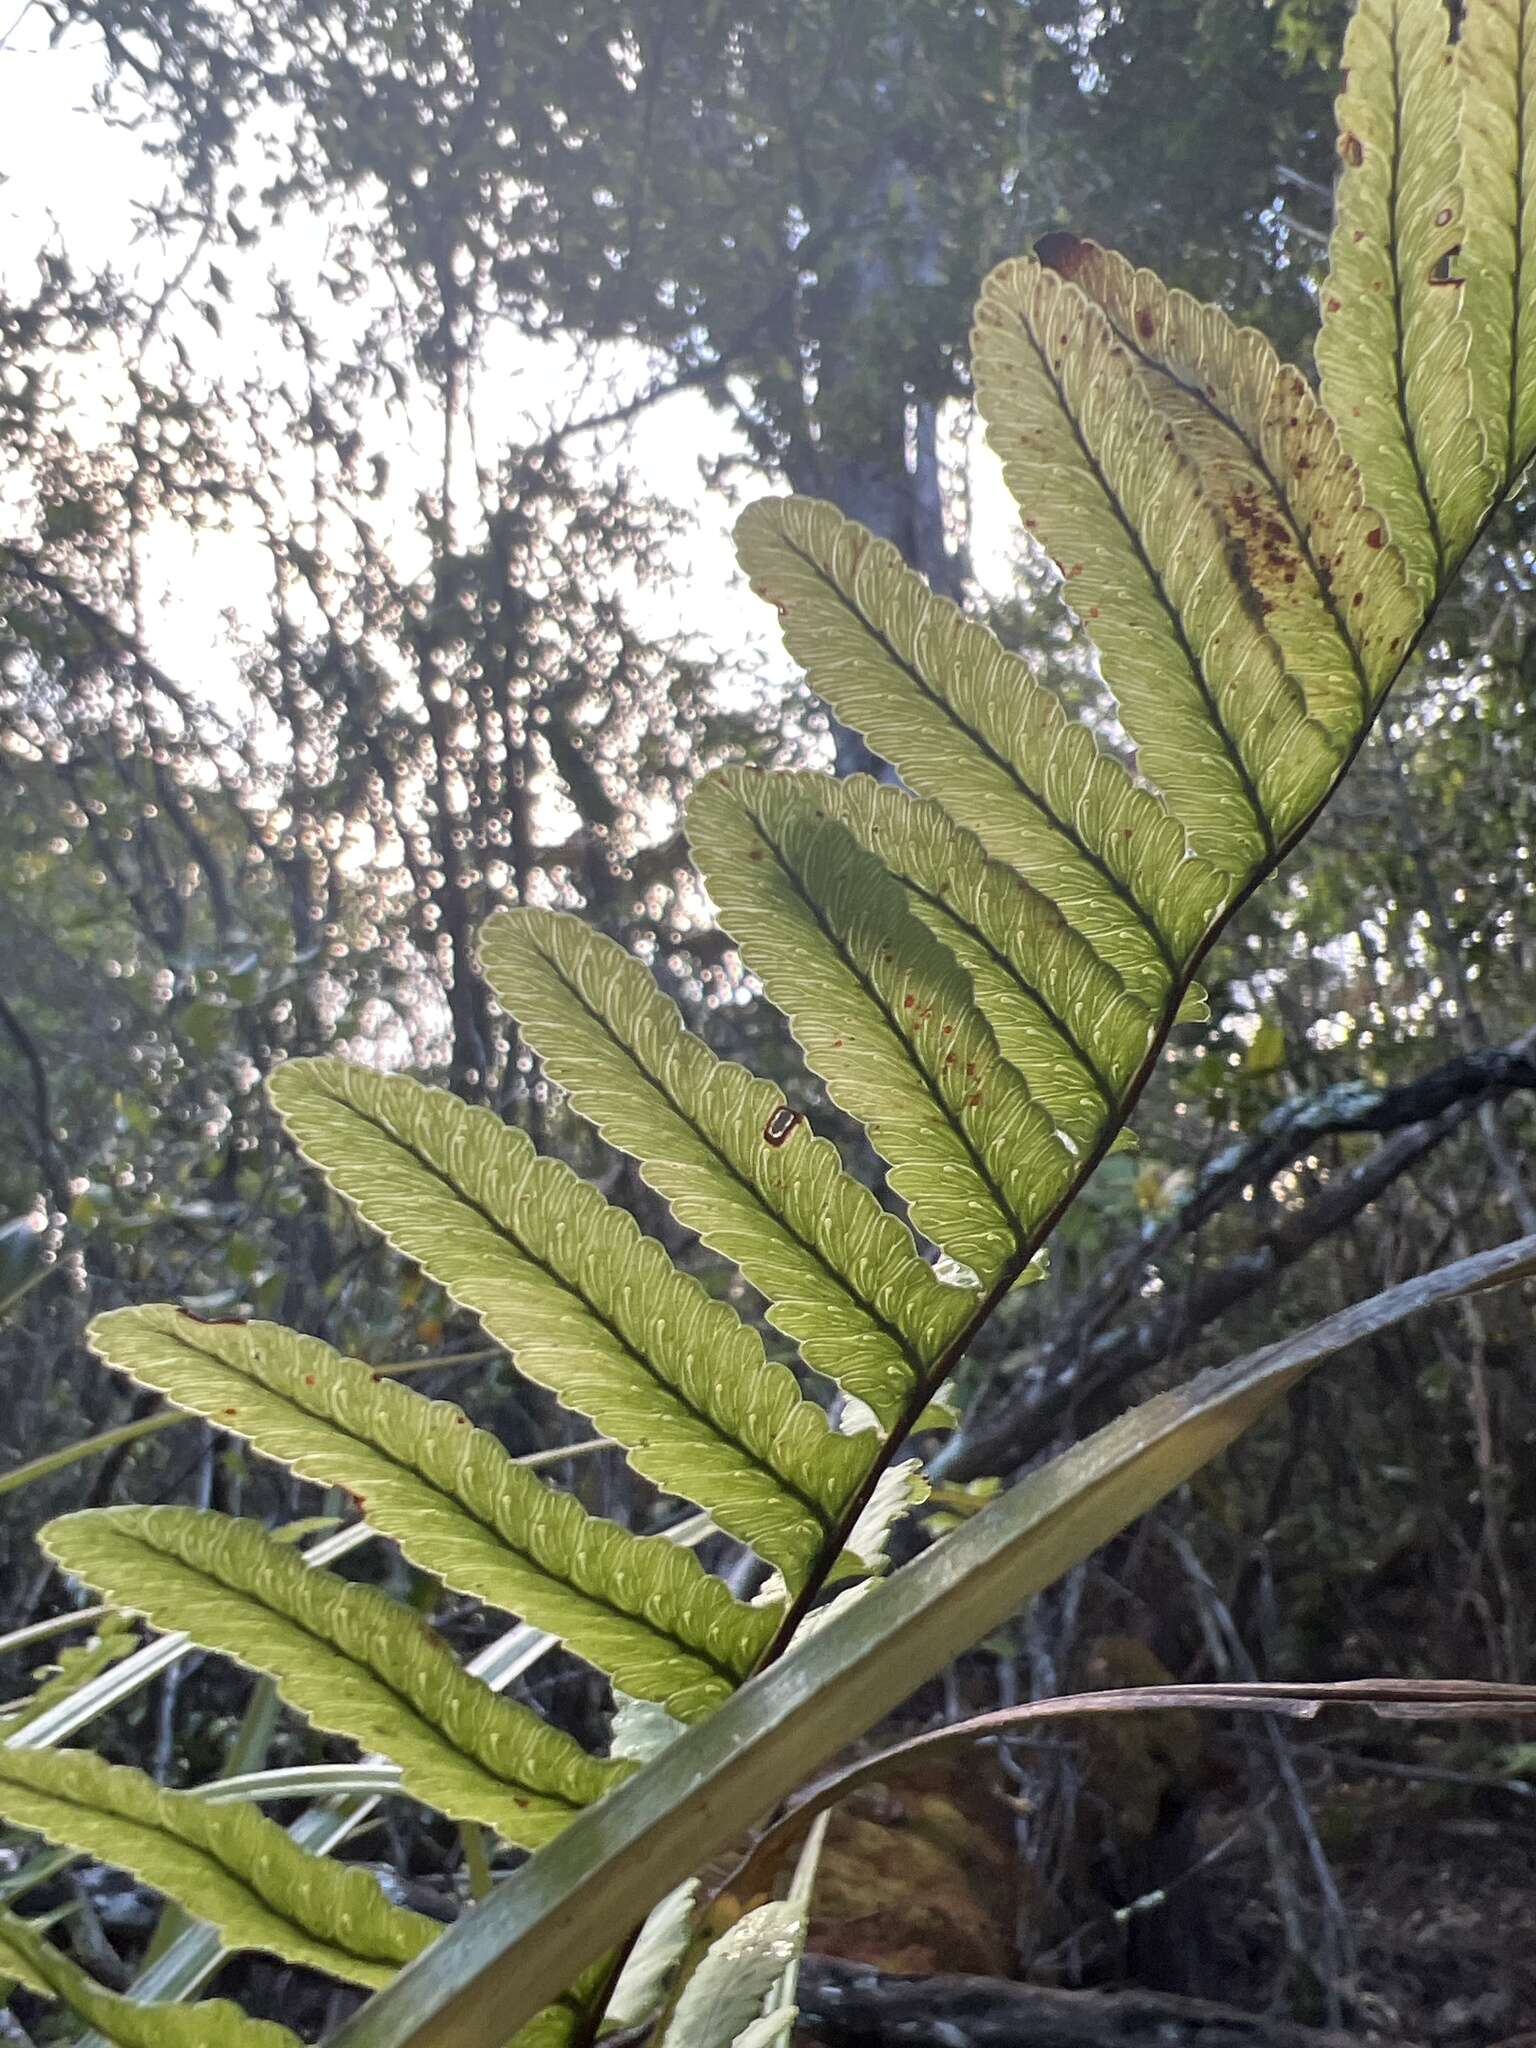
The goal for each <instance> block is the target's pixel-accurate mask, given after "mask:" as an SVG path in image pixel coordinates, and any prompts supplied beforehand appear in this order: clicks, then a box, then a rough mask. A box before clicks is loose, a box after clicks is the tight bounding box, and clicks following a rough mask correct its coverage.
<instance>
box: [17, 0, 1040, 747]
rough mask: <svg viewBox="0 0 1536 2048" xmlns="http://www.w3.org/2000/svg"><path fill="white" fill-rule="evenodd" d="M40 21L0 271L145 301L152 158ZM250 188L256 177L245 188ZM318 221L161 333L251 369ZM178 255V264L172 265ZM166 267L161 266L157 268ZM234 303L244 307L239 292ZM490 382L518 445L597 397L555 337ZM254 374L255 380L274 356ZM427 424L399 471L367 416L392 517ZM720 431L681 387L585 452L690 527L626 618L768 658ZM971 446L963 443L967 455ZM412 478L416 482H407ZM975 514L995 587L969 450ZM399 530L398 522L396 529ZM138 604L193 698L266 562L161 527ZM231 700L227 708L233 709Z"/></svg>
mask: <svg viewBox="0 0 1536 2048" xmlns="http://www.w3.org/2000/svg"><path fill="white" fill-rule="evenodd" d="M44 31H45V24H44V23H43V22H42V20H41V17H40V16H38V15H35V14H31V13H27V14H24V15H23V16H22V18H21V20H20V22H19V23H18V24H17V25H16V26H15V27H14V28H13V30H12V32H11V34H10V36H9V38H8V40H7V41H6V43H5V45H4V48H3V49H0V178H3V180H4V182H3V183H0V278H4V279H5V280H7V281H8V282H12V283H14V284H17V285H18V286H19V285H21V284H22V283H23V281H24V280H25V278H26V277H27V275H28V273H29V272H30V269H31V264H32V260H33V256H34V254H35V252H36V250H37V249H38V247H39V246H40V244H42V243H43V242H44V241H46V240H49V239H52V240H53V241H54V242H55V244H56V245H57V246H58V247H60V248H62V249H63V250H64V251H65V252H66V253H67V254H68V255H69V257H70V258H71V260H72V262H73V263H74V264H75V266H76V268H77V270H78V271H80V272H81V273H87V272H89V271H90V270H91V269H93V268H95V267H98V266H101V265H105V264H111V265H112V266H113V267H114V268H115V269H116V270H117V271H118V272H119V273H120V274H122V275H125V276H127V277H129V278H135V279H137V280H138V281H139V282H140V283H141V285H142V286H144V287H146V288H147V289H148V290H149V291H151V292H152V291H153V290H154V289H155V288H156V286H157V285H158V283H159V281H160V279H161V278H162V277H163V276H164V275H165V274H166V271H167V255H166V251H165V249H164V247H163V245H162V244H161V242H160V241H159V239H158V238H157V237H156V236H155V235H153V234H152V233H150V232H147V231H146V229H147V221H146V213H145V208H146V207H147V205H148V204H149V202H151V201H152V200H153V199H154V198H155V197H156V196H157V195H158V193H159V192H160V191H161V190H162V189H163V187H164V183H165V178H166V166H165V164H164V163H163V162H161V161H159V160H157V159H156V158H154V157H153V156H151V155H150V153H149V151H148V148H147V147H146V144H147V141H148V138H147V137H146V136H144V135H143V134H141V133H135V132H131V131H129V130H126V129H124V128H121V127H114V126H112V125H110V124H109V123H108V122H107V121H106V120H105V118H104V117H103V116H102V114H101V113H100V112H99V111H98V110H97V109H96V107H95V106H94V105H93V104H92V95H93V92H94V90H95V88H96V86H97V85H98V83H99V82H100V80H101V78H102V75H103V67H102V63H101V59H100V54H99V48H98V47H97V46H96V45H95V43H94V42H93V41H91V40H89V39H87V38H86V37H84V36H77V37H70V38H68V39H66V40H65V41H64V42H63V43H61V44H60V45H59V46H58V47H56V48H50V47H49V46H48V43H47V40H46V35H45V32H44ZM249 182H250V184H251V185H252V186H253V187H254V186H257V185H259V183H260V182H261V179H260V177H259V175H256V174H254V173H253V175H252V176H251V178H250V180H249ZM326 236H327V223H326V221H324V220H323V219H321V218H319V217H318V216H316V215H315V214H314V213H312V212H306V211H304V210H302V209H294V210H292V211H291V212H290V213H289V214H288V215H287V216H286V217H285V219H284V221H283V223H282V226H281V227H280V228H279V229H278V230H276V231H275V232H273V233H270V234H267V235H265V236H264V237H263V239H262V241H261V242H260V243H259V244H258V245H257V247H256V248H255V250H254V251H253V252H252V253H251V255H250V256H248V257H247V258H246V259H245V273H244V276H243V277H242V275H241V263H240V259H239V257H238V255H237V254H234V253H232V252H228V251H226V250H223V249H221V250H220V251H219V252H218V261H219V263H220V264H221V266H222V267H224V268H225V269H226V270H228V271H229V272H230V273H231V274H232V275H233V276H234V277H235V280H236V287H237V289H236V298H235V302H234V304H233V306H232V307H231V308H229V309H228V311H227V313H226V315H225V318H224V331H223V336H222V338H219V339H215V337H214V336H213V335H212V334H211V332H210V330H209V329H208V328H206V327H205V326H204V325H203V323H202V322H201V321H200V320H198V319H197V318H196V316H195V315H192V314H190V313H184V314H182V315H181V316H179V317H172V318H168V322H167V324H168V325H174V327H175V331H176V332H177V333H178V335H179V336H180V337H181V338H182V339H183V341H184V343H185V345H186V346H187V347H188V348H189V349H191V350H193V351H195V360H197V361H198V363H199V366H200V367H204V368H207V369H210V370H213V369H217V371H218V372H219V374H220V375H221V377H223V378H224V379H225V380H228V379H230V377H231V375H232V374H236V375H237V374H238V371H239V369H240V367H241V365H242V364H243V363H246V362H249V363H250V364H251V365H252V367H254V366H255V365H256V364H257V363H258V362H262V361H263V352H264V351H268V350H270V348H271V346H272V342H271V335H270V331H269V330H268V329H267V328H265V327H264V326H263V325H262V324H261V323H260V322H259V321H258V320H257V319H256V318H255V317H254V315H253V312H252V309H251V303H250V298H249V297H245V296H244V295H243V294H242V292H241V289H240V288H241V286H242V285H244V284H247V283H248V284H249V286H250V288H251V292H252V294H254V293H256V292H258V291H259V290H260V287H261V282H262V278H263V275H264V273H265V271H266V270H267V269H268V268H269V267H271V268H276V269H278V270H280V271H281V272H282V273H283V274H284V275H285V276H287V277H289V278H292V279H295V280H303V279H306V278H307V279H310V280H313V279H314V278H315V277H316V276H317V275H318V274H319V271H320V269H321V267H322V265H323V263H324V260H325V254H326ZM180 260H181V258H180V255H179V254H178V255H177V257H176V258H175V262H179V261H180ZM170 267H171V268H174V267H175V266H174V262H173V263H172V265H171V266H170ZM243 297H244V303H242V299H243ZM343 322H344V316H342V315H339V314H335V313H331V314H330V315H329V316H328V319H327V331H329V330H330V327H331V325H332V324H333V323H334V325H335V329H336V344H337V347H338V349H341V348H344V347H345V339H346V337H345V331H344V324H343ZM492 364H493V366H494V374H491V375H484V376H482V377H481V378H480V380H479V382H478V386H477V413H478V417H479V425H480V430H481V434H482V455H483V454H484V453H485V447H486V443H487V442H489V443H490V444H491V445H495V444H496V443H497V442H501V443H502V444H505V443H507V442H509V441H515V440H518V439H525V438H529V437H531V435H532V434H534V433H538V432H541V431H543V430H544V429H545V428H546V427H547V426H548V424H549V423H550V421H551V420H552V419H561V418H564V417H568V416H569V415H570V412H571V410H572V408H573V404H574V407H575V410H576V411H577V412H579V413H585V412H587V411H591V410H596V409H599V408H600V407H601V405H602V403H603V402H604V394H603V393H601V392H597V393H590V392H585V393H583V394H581V395H580V396H579V398H577V397H575V396H574V394H573V389H572V357H571V355H570V354H569V352H567V351H565V350H563V349H562V348H561V347H559V346H558V345H543V344H531V343H528V342H526V341H524V340H522V339H521V338H516V337H512V336H510V335H509V337H508V339H507V343H506V345H503V346H493V352H492ZM265 367H266V368H267V369H268V370H269V371H270V369H271V367H272V365H271V359H270V356H267V358H266V361H265ZM605 367H608V368H611V373H612V377H613V381H614V385H615V387H616V389H617V390H618V392H619V393H620V395H623V396H628V395H629V394H630V393H632V392H634V391H637V390H641V389H644V388H646V386H647V385H648V384H649V383H650V382H652V381H653V380H654V377H655V366H654V365H652V364H649V363H648V362H647V361H646V360H645V358H644V356H643V354H642V352H640V351H639V350H614V351H612V352H611V357H610V361H609V364H608V365H606V366H605ZM115 381H116V380H115V378H114V377H113V375H112V371H111V367H110V365H108V364H107V363H105V362H98V363H95V364H87V365H83V366H82V368H81V373H80V375H79V376H78V378H77V379H76V381H75V384H74V386H73V388H72V389H71V391H70V394H69V402H70V405H71V406H72V408H73V409H74V426H75V431H76V433H77V434H79V435H82V436H84V435H86V434H89V433H90V432H91V431H93V428H92V415H93V414H94V415H95V417H96V419H97V420H98V421H101V420H104V419H105V416H106V415H105V406H106V405H107V404H109V403H110V399H109V396H108V394H109V393H110V391H111V389H112V388H113V385H114V382H115ZM438 431H439V429H438V428H437V425H436V423H435V422H433V423H432V426H431V430H430V432H431V438H430V439H429V440H428V443H427V446H428V448H429V449H430V450H431V451H432V452H431V453H430V455H429V454H426V453H423V454H422V456H421V457H420V462H421V463H422V464H425V463H426V462H428V461H430V462H431V464H432V470H427V469H425V468H424V467H418V466H417V465H413V463H412V462H411V460H410V458H409V454H408V452H407V451H406V450H404V449H402V446H401V438H400V437H401V432H402V428H401V424H400V422H399V420H398V419H397V418H396V419H391V420H387V421H386V420H385V419H383V418H382V417H381V419H380V422H379V432H380V440H381V443H382V444H383V450H384V452H387V453H388V454H389V456H390V458H391V462H392V466H393V469H394V471H395V474H396V476H397V478H398V480H399V482H400V490H401V504H402V513H404V508H405V506H406V504H407V503H408V495H409V491H410V489H411V488H412V485H413V482H414V478H415V477H419V476H421V475H423V474H431V473H434V472H435V468H436V434H437V432H438ZM732 445H733V443H732V440H731V436H730V433H729V431H728V429H727V428H726V427H725V425H724V423H723V422H722V421H721V419H720V418H719V416H718V415H717V414H715V413H714V412H713V411H712V410H711V409H710V407H709V406H708V404H707V403H706V402H705V400H704V399H703V398H701V397H699V396H698V395H696V394H692V393H686V394H680V395H679V396H678V397H676V398H672V399H668V400H666V401H665V402H663V403H661V404H659V405H656V406H654V407H651V408H649V409H648V410H647V411H646V412H645V413H643V414H642V415H640V416H639V418H638V419H637V420H636V421H635V422H634V423H633V426H632V428H631V430H630V433H629V436H628V439H627V441H626V443H625V445H624V446H623V448H622V449H620V448H618V446H617V445H616V444H615V443H614V442H612V441H610V442H608V443H607V444H606V445H602V446H598V447H595V448H594V450H593V458H594V464H595V467H597V468H598V469H601V468H602V467H604V466H605V465H608V464H612V463H617V462H619V461H623V462H624V463H626V464H627V465H628V466H629V467H631V468H632V469H633V470H634V471H635V473H636V474H637V475H638V476H639V477H640V478H641V479H642V480H643V481H644V482H645V483H646V485H647V486H648V487H649V488H650V489H651V490H652V491H653V492H654V493H655V494H656V495H657V496H659V497H661V498H663V499H665V500H667V501H668V502H670V503H672V504H673V505H675V506H677V507H678V508H679V509H680V510H681V511H682V512H684V514H685V515H686V518H687V522H688V530H687V533H686V535H685V537H684V539H683V540H682V541H681V542H680V543H679V545H678V546H677V548H676V549H675V550H674V559H675V562H676V581H675V583H673V584H672V585H671V586H670V587H664V588H661V589H652V590H648V591H636V592H635V593H634V596H633V599H632V601H631V612H632V616H633V618H634V622H635V624H636V625H637V626H638V627H640V628H641V629H642V630H644V629H645V628H646V627H648V626H651V625H653V624H654V626H655V627H656V629H657V630H658V632H664V633H666V634H669V635H670V634H673V633H676V632H678V631H679V630H681V631H683V632H684V633H686V634H688V635H689V636H697V638H698V640H699V641H700V642H701V643H702V644H703V645H706V646H710V647H714V648H719V649H721V650H722V651H726V650H728V651H732V652H735V651H745V650H746V649H752V650H753V651H754V652H756V651H759V650H760V651H761V654H762V656H763V658H764V659H766V660H769V661H774V659H775V655H774V651H773V643H774V640H775V636H774V635H773V634H772V631H771V621H770V620H769V619H768V617H767V614H766V612H764V613H763V614H762V616H761V618H760V617H759V615H758V608H757V607H756V606H754V605H753V604H751V603H750V602H749V601H746V600H745V597H744V592H743V590H742V587H741V585H740V584H739V583H735V584H734V585H733V577H734V565H733V558H732V554H731V549H730V544H729V539H728V531H729V526H730V522H731V518H732V516H733V507H732V506H731V505H729V504H728V503H726V502H725V500H724V499H723V498H722V496H721V495H720V494H718V493H715V492H712V491H710V490H708V489H706V487H705V485H704V483H703V480H702V478H701V475H700V465H701V462H707V461H709V460H711V459H713V458H715V457H717V456H719V455H720V454H721V453H723V452H725V451H726V449H727V448H728V447H730V446H732ZM979 445H980V437H979V436H975V437H973V447H979ZM413 470H414V477H413ZM972 502H973V510H975V511H976V512H978V513H979V514H980V516H979V517H978V518H977V520H976V524H977V527H978V529H979V532H980V533H981V534H986V535H988V536H991V537H995V543H996V544H995V545H994V546H993V547H992V548H989V549H987V551H986V559H987V563H988V566H989V568H995V569H997V570H998V571H999V572H1001V573H1000V574H999V579H998V580H999V582H1000V583H1002V582H1005V581H1006V580H1007V579H1006V572H1005V570H1004V557H1005V554H1006V550H1007V547H1008V544H1009V537H1010V535H1011V534H1012V532H1013V531H1014V528H1013V523H1012V514H1011V509H1010V508H1007V506H1006V498H1005V494H1004V493H1003V491H1002V487H1001V482H1000V478H999V477H998V475H997V473H996V466H995V464H993V463H992V461H991V459H990V457H989V456H987V455H986V454H985V453H984V452H983V453H982V455H981V457H980V459H979V461H978V463H977V465H976V473H975V476H974V479H973V495H972ZM407 528H408V520H407V519H405V518H404V517H403V518H402V530H403V531H404V530H407ZM144 567H145V584H146V605H147V608H148V610H149V612H150V619H149V622H148V631H149V637H150V640H151V645H152V649H153V651H154V652H155V654H156V655H157V657H158V658H159V659H160V660H161V661H162V662H163V663H164V665H165V666H166V667H167V669H168V670H169V671H170V672H171V673H172V674H173V675H174V676H176V677H178V678H179V679H181V680H183V681H184V682H185V683H186V684H187V685H188V686H189V687H194V688H196V687H201V688H204V689H207V690H208V691H209V692H210V693H211V694H212V695H213V696H214V697H215V698H217V697H218V696H219V695H220V694H222V692H223V690H225V689H227V688H229V687H230V686H231V685H232V684H233V681H234V669H233V663H234V648H233V645H232V639H231V623H230V620H229V618H228V617H227V616H226V614H228V613H233V615H234V627H235V634H236V636H237V637H238V630H239V623H240V621H241V619H242V618H244V619H248V620H250V621H251V622H252V623H253V624H254V623H255V622H257V621H259V620H260V619H261V618H262V617H263V616H264V615H265V610H266V598H265V584H264V577H265V565H264V556H263V553H262V551H261V549H260V547H259V545H258V543H257V541H256V539H255V537H254V535H253V534H252V533H250V532H248V531H247V532H242V531H241V530H240V528H239V525H238V523H236V525H235V529H234V530H233V531H232V532H230V533H228V534H224V535H212V536H208V535H205V536H202V537H199V538H196V539H194V538H193V537H192V536H190V535H189V534H187V532H186V531H185V530H184V529H183V528H181V527H180V526H179V525H176V524H174V523H173V522H172V521H170V520H168V519H167V520H165V521H163V522H161V524H160V526H159V528H158V529H157V530H156V531H155V533H154V534H153V535H152V536H151V537H150V541H149V544H148V546H147V548H146V550H145V560H144ZM232 708H233V707H232Z"/></svg>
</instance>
